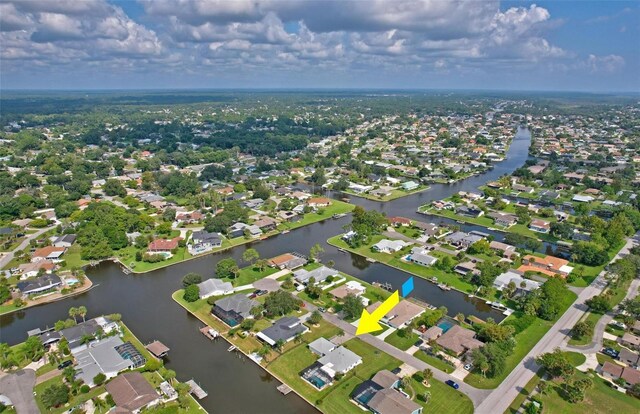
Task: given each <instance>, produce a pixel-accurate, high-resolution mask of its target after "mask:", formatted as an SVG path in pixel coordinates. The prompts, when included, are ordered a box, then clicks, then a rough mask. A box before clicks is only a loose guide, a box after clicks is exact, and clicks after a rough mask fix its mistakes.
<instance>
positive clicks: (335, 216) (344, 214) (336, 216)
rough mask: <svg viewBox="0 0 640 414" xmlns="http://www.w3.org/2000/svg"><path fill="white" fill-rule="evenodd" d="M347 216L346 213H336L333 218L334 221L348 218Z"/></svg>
mask: <svg viewBox="0 0 640 414" xmlns="http://www.w3.org/2000/svg"><path fill="white" fill-rule="evenodd" d="M346 216H347V215H346V213H336V214H334V215H333V218H334V219H339V218H342V217H346Z"/></svg>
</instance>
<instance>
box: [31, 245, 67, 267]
mask: <svg viewBox="0 0 640 414" xmlns="http://www.w3.org/2000/svg"><path fill="white" fill-rule="evenodd" d="M66 251H67V248H66V247H55V246H46V247H42V248H40V249H36V251H35V252H33V254H32V255H31V262H33V263H35V262H40V261H43V260H48V261H51V262H53V263H60V262H61V261H62V258H61V257H60V256H62V255H63V254H64V252H66Z"/></svg>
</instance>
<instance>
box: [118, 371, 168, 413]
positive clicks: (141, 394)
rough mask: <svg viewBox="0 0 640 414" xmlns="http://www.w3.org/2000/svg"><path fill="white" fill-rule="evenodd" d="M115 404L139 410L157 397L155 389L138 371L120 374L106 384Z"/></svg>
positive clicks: (131, 409)
mask: <svg viewBox="0 0 640 414" xmlns="http://www.w3.org/2000/svg"><path fill="white" fill-rule="evenodd" d="M106 389H107V391H108V392H109V394H111V396H112V397H113V401H114V402H115V403H116V406H118V407H120V408H124V409H127V410H130V411H135V410H139V409H140V408H142V407H145V406H146V405H147V404H149V403H150V402H152V401H155V400H157V399H158V398H159V396H158V393H157V392H156V390H154V389H153V387H152V386H151V384H149V382H147V380H146V379H145V378H144V377H143V376H142V374H141V373H139V372H127V373H126V374H120V375H118V376H117V377H115V378H114V379H112V380H111V381H109V383H108V384H107V385H106Z"/></svg>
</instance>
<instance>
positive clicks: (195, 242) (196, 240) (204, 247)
mask: <svg viewBox="0 0 640 414" xmlns="http://www.w3.org/2000/svg"><path fill="white" fill-rule="evenodd" d="M187 247H188V250H189V253H190V254H192V255H196V254H202V253H205V252H209V251H211V250H213V249H216V248H219V247H222V237H221V236H220V234H218V233H211V232H208V231H205V230H200V231H194V232H193V234H192V235H191V243H189V244H188V246H187Z"/></svg>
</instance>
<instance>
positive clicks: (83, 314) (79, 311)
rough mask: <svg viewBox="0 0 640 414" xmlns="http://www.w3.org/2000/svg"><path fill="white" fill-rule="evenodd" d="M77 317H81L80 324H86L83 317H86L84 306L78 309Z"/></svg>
mask: <svg viewBox="0 0 640 414" xmlns="http://www.w3.org/2000/svg"><path fill="white" fill-rule="evenodd" d="M78 315H80V316H82V322H86V320H85V319H84V317H85V316H87V308H86V306H80V307H79V308H78Z"/></svg>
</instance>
